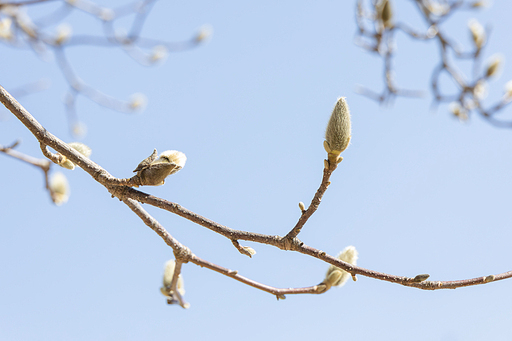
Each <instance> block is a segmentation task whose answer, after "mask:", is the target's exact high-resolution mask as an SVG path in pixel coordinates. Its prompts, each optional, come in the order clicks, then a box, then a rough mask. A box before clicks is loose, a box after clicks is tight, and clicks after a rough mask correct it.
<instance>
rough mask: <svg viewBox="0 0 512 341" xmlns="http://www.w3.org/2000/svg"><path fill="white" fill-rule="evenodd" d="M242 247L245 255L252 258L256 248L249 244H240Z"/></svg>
mask: <svg viewBox="0 0 512 341" xmlns="http://www.w3.org/2000/svg"><path fill="white" fill-rule="evenodd" d="M242 249H243V250H244V251H245V252H246V255H247V256H249V257H251V258H252V256H254V255H255V254H256V250H254V249H253V248H252V247H250V246H242Z"/></svg>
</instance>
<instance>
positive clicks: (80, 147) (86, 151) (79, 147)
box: [68, 142, 92, 157]
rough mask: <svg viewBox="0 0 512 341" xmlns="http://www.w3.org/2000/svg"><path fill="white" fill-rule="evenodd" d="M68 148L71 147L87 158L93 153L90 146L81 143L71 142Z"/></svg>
mask: <svg viewBox="0 0 512 341" xmlns="http://www.w3.org/2000/svg"><path fill="white" fill-rule="evenodd" d="M68 146H70V147H71V148H73V149H74V150H76V151H77V152H79V153H80V154H82V155H83V156H85V157H89V156H91V153H92V150H91V148H89V146H87V145H85V144H83V143H81V142H71V143H68Z"/></svg>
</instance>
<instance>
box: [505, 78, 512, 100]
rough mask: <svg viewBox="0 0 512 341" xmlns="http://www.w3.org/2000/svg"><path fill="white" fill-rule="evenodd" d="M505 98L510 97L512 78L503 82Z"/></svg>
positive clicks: (511, 95)
mask: <svg viewBox="0 0 512 341" xmlns="http://www.w3.org/2000/svg"><path fill="white" fill-rule="evenodd" d="M504 90H505V98H506V99H507V100H510V99H511V98H512V80H511V81H508V82H506V83H505V89H504Z"/></svg>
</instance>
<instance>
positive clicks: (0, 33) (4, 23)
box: [0, 18, 13, 40]
mask: <svg viewBox="0 0 512 341" xmlns="http://www.w3.org/2000/svg"><path fill="white" fill-rule="evenodd" d="M12 37H13V33H12V19H11V18H3V19H2V20H0V39H5V40H10V39H11V38H12Z"/></svg>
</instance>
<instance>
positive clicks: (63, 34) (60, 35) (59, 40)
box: [54, 24, 73, 45]
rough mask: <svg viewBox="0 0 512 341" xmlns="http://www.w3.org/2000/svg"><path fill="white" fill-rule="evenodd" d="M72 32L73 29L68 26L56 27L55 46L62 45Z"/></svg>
mask: <svg viewBox="0 0 512 341" xmlns="http://www.w3.org/2000/svg"><path fill="white" fill-rule="evenodd" d="M72 32H73V29H72V28H71V26H70V25H69V24H61V25H59V26H57V34H56V36H55V40H54V42H55V44H56V45H62V44H64V43H65V42H67V41H68V40H69V38H71V34H72Z"/></svg>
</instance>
